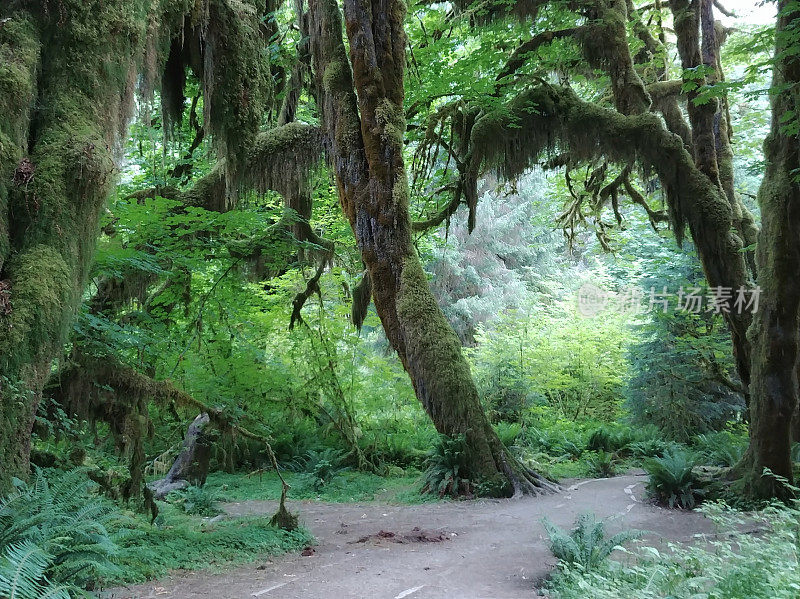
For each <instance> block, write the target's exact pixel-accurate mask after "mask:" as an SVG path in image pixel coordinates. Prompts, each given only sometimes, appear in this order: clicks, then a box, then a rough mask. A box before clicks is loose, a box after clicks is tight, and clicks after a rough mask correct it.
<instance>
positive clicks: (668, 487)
mask: <svg viewBox="0 0 800 599" xmlns="http://www.w3.org/2000/svg"><path fill="white" fill-rule="evenodd" d="M695 465H696V458H695V456H694V455H693V454H691V453H690V452H688V451H685V450H678V449H674V448H672V449H669V450H668V451H666V452H665V453H664V456H663V457H655V458H650V459H649V460H646V461H645V463H644V468H645V470H647V473H648V474H649V475H650V478H649V480H648V483H647V490H648V491H649V492H650V494H651V495H652V496H653V497H655V498H656V499H657V500H658V501H660V502H661V503H664V504H666V505H668V506H669V507H671V508H674V507H676V506H677V507H681V508H684V509H687V510H688V509H692V508H694V507H695V505H696V504H697V502H698V500H699V499H700V498H701V497H702V496H703V495H704V494H705V491H704V490H703V489H702V488H701V486H700V482H699V480H698V478H697V476H696V475H695V474H694V472H693V470H692V469H693V468H694V466H695Z"/></svg>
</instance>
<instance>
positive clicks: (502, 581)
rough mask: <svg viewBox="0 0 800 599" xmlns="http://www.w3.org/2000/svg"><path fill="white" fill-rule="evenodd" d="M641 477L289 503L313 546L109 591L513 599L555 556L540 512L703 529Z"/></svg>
mask: <svg viewBox="0 0 800 599" xmlns="http://www.w3.org/2000/svg"><path fill="white" fill-rule="evenodd" d="M645 481H646V478H645V477H644V476H642V475H637V474H629V475H625V476H617V477H614V478H609V479H590V480H581V481H568V482H566V483H564V490H563V492H561V493H559V494H554V495H548V496H544V497H523V498H519V499H505V500H478V501H448V502H439V503H429V504H422V505H396V504H388V503H381V502H377V501H376V502H370V503H336V504H334V503H321V502H315V501H298V502H290V509H291V511H292V512H294V513H297V514H298V515H299V517H300V521H301V523H302V524H303V525H304V526H306V527H307V528H308V529H309V530H310V531H311V532H312V533H313V534H314V536H315V537H316V539H317V542H318V544H317V545H315V546H314V547H313V548H309V549H306V550H305V551H303V553H302V554H300V555H296V554H295V555H285V556H280V557H277V558H271V559H270V560H268V561H266V562H265V561H263V560H262V561H261V562H255V563H253V564H250V565H248V566H244V567H239V568H236V569H233V570H230V571H227V572H224V573H218V572H217V573H214V572H186V573H176V574H175V575H173V576H172V577H170V578H168V579H165V580H160V581H156V582H151V583H147V584H143V585H136V586H130V587H126V588H124V589H115V590H113V591H109V592H108V593H106V594H104V597H107V598H109V599H111V598H113V599H132V598H136V599H144V598H147V599H161V598H164V599H188V598H199V597H205V598H208V599H212V598H213V599H234V598H242V599H249V598H251V597H256V598H261V599H270V598H276V597H277V598H280V599H300V598H303V599H321V598H331V599H361V598H370V599H373V598H374V599H404V598H408V599H434V598H437V599H438V598H445V597H447V598H448V599H452V598H453V597H457V598H460V599H483V598H486V599H489V598H491V599H521V598H524V597H537V596H538V593H537V591H536V587H537V586H540V583H541V581H542V579H543V578H544V577H546V576H547V575H548V573H549V572H550V570H551V569H552V568H553V566H554V565H555V563H556V560H555V558H554V557H553V556H552V554H551V553H550V551H549V549H548V537H547V534H546V533H545V531H544V529H543V527H542V524H541V518H542V517H545V516H546V517H547V518H549V519H550V520H551V521H552V522H554V523H555V524H557V525H558V526H561V527H562V528H566V529H569V528H570V527H571V526H572V525H573V522H574V520H575V518H576V516H578V515H579V514H581V513H583V512H594V513H595V514H596V515H597V516H598V517H603V518H608V517H614V518H613V520H612V521H611V522H610V523H609V525H608V529H609V532H611V533H613V532H617V531H618V530H620V529H630V528H635V529H639V530H646V531H649V534H648V535H647V536H646V537H645V540H646V542H648V543H649V544H653V543H659V542H661V541H666V540H668V541H684V542H685V541H691V540H692V539H693V538H695V536H696V535H699V534H703V533H713V532H714V527H713V525H712V523H711V522H710V521H709V520H707V519H706V518H705V517H704V516H702V515H701V514H699V513H695V512H686V511H680V510H668V509H663V508H660V507H657V506H654V505H652V504H651V503H649V502H648V501H647V500H646V498H645V488H644V486H645ZM276 508H277V503H276V502H274V501H242V502H237V503H229V504H225V510H226V512H227V514H228V516H229V517H233V518H235V517H237V516H243V515H251V514H271V513H274V512H275V511H276Z"/></svg>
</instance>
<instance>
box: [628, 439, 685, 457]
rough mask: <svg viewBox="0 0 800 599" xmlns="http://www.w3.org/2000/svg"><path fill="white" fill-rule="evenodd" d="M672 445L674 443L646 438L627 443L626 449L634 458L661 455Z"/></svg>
mask: <svg viewBox="0 0 800 599" xmlns="http://www.w3.org/2000/svg"><path fill="white" fill-rule="evenodd" d="M671 447H674V443H670V442H668V441H663V440H661V439H646V440H644V441H633V442H632V443H629V444H628V445H627V449H628V450H629V451H630V452H631V455H632V456H633V457H635V458H653V457H659V456H663V455H664V453H666V452H667V451H669V449H670V448H671Z"/></svg>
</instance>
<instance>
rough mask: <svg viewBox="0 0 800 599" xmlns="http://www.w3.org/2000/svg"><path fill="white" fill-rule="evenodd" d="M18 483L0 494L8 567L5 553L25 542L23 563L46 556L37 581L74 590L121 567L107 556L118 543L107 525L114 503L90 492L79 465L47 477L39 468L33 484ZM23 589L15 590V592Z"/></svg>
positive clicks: (0, 533) (1, 540) (1, 546)
mask: <svg viewBox="0 0 800 599" xmlns="http://www.w3.org/2000/svg"><path fill="white" fill-rule="evenodd" d="M16 486H17V488H16V490H15V491H14V492H12V493H11V494H10V495H8V496H7V497H5V498H3V499H0V553H2V554H3V555H4V556H5V558H4V559H5V561H4V562H3V564H4V566H3V567H4V568H5V569H6V570H5V571H6V573H7V572H8V568H11V567H12V566H11V565H10V564H11V561H10V558H9V555H13V556H16V558H18V557H19V548H20V547H23V546H24V547H26V548H28V550H29V555H30V558H28V559H27V560H23V562H22V564H23V565H24V564H32V565H35V564H38V563H40V561H41V560H42V559H44V558H43V557H42V556H45V557H46V560H45V566H44V571H43V574H42V576H41V577H40V578H41V580H40V582H39V584H41V585H44V584H45V582H44V580H45V578H44V577H46V580H50V581H53V582H54V583H56V584H60V585H65V588H69V589H73V591H71V592H73V594H74V589H77V588H79V587H87V586H90V585H92V584H93V583H94V582H95V581H96V580H97V579H98V578H103V577H109V576H112V575H115V574H118V573H119V569H118V568H117V567H116V566H115V565H114V564H113V563H112V561H111V560H112V558H113V556H114V555H116V553H117V551H118V547H117V544H116V543H115V542H114V540H113V539H112V537H111V535H110V533H109V531H108V528H107V526H108V525H109V524H110V522H111V521H112V520H116V519H118V512H117V509H116V507H115V506H114V505H113V504H112V503H111V502H109V501H106V500H104V499H101V498H99V497H96V496H92V495H91V494H90V490H89V482H88V481H87V479H86V478H85V475H84V473H83V472H82V471H80V470H76V471H72V472H67V473H64V474H60V475H57V476H51V477H50V478H49V479H48V478H47V477H45V476H44V475H43V474H42V473H41V472H40V473H37V475H36V477H35V479H34V481H33V482H32V483H31V484H29V485H26V484H24V483H22V482H21V481H17V485H16ZM33 548H36V549H38V551H39V552H40V553H37V552H36V551H34V549H33ZM15 563H17V562H15ZM31 592H32V591H31ZM24 593H25V592H24V591H20V590H17V591H16V596H17V597H23V596H25V594H24ZM0 596H2V597H5V596H6V595H4V594H2V593H0Z"/></svg>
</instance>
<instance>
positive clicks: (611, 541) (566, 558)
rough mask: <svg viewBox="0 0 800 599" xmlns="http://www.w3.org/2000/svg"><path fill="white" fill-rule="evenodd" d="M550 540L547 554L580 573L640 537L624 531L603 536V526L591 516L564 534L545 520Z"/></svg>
mask: <svg viewBox="0 0 800 599" xmlns="http://www.w3.org/2000/svg"><path fill="white" fill-rule="evenodd" d="M542 525H543V526H544V528H545V530H546V531H547V534H548V535H549V536H550V551H551V552H552V553H553V555H554V556H555V557H557V558H558V560H559V563H560V564H562V565H565V566H573V567H574V566H577V567H579V568H580V571H582V572H590V571H591V570H594V569H596V568H597V567H599V566H600V565H601V564H602V563H603V562H604V561H605V560H606V558H608V556H609V555H611V552H612V551H614V549H616V548H617V547H620V546H622V545H623V544H624V543H627V542H628V541H632V540H633V539H637V538H639V537H640V536H642V534H643V533H642V531H638V530H624V531H622V532H619V533H617V534H615V535H613V536H611V537H607V536H606V528H605V522H603V521H602V520H598V519H597V518H596V517H595V515H594V514H592V513H585V514H581V515H580V516H578V519H577V520H576V521H575V526H574V528H573V529H572V530H571V531H565V530H563V529H561V528H559V527H558V526H556V525H555V524H553V523H552V522H551V521H550V520H548V519H547V518H543V519H542Z"/></svg>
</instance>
